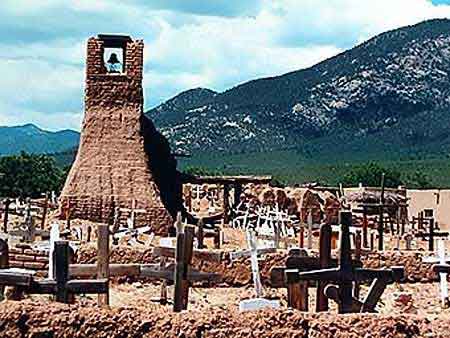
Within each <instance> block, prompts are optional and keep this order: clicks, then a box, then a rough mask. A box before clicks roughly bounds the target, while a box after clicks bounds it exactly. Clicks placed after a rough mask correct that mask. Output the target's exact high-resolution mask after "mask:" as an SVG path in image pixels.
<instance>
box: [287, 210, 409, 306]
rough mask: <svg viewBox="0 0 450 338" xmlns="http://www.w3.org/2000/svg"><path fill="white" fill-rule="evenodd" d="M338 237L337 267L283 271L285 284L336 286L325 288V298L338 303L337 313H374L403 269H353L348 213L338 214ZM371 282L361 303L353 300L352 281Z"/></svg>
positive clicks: (349, 213)
mask: <svg viewBox="0 0 450 338" xmlns="http://www.w3.org/2000/svg"><path fill="white" fill-rule="evenodd" d="M339 217H340V224H341V236H340V253H339V266H338V267H337V268H331V269H330V268H328V269H321V270H316V271H307V272H299V271H298V270H287V271H286V279H287V280H288V283H291V284H298V283H299V282H301V281H313V280H315V281H319V282H328V283H333V284H336V285H337V287H335V286H332V285H329V286H327V287H326V288H325V295H326V296H327V297H328V298H331V299H333V300H334V301H336V302H337V303H338V311H339V313H349V312H374V311H375V306H376V304H377V302H378V300H379V299H380V297H381V295H382V294H383V292H384V289H385V288H386V286H387V284H389V283H393V282H394V281H398V280H400V279H401V278H403V274H404V269H403V267H392V268H391V269H384V270H375V269H363V268H357V267H354V266H353V264H352V260H351V249H350V230H349V227H350V226H351V221H352V214H351V212H340V214H339ZM368 280H372V281H373V282H372V284H371V287H370V289H369V292H368V294H367V296H366V298H365V299H364V300H363V301H360V300H359V299H355V298H354V297H353V282H363V281H368Z"/></svg>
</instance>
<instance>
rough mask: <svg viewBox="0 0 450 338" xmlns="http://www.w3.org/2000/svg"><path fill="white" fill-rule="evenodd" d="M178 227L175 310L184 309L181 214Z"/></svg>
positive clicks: (182, 228) (178, 217)
mask: <svg viewBox="0 0 450 338" xmlns="http://www.w3.org/2000/svg"><path fill="white" fill-rule="evenodd" d="M175 226H176V228H177V246H176V248H175V271H174V282H175V287H174V297H173V298H174V299H173V311H174V312H180V311H181V310H183V269H184V264H183V263H184V227H183V224H182V223H181V214H180V213H179V214H178V216H177V222H176V224H175Z"/></svg>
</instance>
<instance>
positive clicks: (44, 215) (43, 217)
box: [41, 193, 48, 230]
mask: <svg viewBox="0 0 450 338" xmlns="http://www.w3.org/2000/svg"><path fill="white" fill-rule="evenodd" d="M47 210H48V193H46V194H45V200H44V210H43V211H42V221H41V229H42V230H44V229H45V220H46V218H47Z"/></svg>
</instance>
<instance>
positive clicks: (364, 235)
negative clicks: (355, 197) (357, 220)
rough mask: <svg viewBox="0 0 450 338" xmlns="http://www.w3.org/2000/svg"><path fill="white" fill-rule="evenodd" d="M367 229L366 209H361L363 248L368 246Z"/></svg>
mask: <svg viewBox="0 0 450 338" xmlns="http://www.w3.org/2000/svg"><path fill="white" fill-rule="evenodd" d="M368 227H369V221H368V219H367V207H365V206H364V207H363V224H362V228H363V233H362V235H363V246H364V247H365V248H367V247H368V246H369V240H368Z"/></svg>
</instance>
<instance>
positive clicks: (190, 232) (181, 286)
mask: <svg viewBox="0 0 450 338" xmlns="http://www.w3.org/2000/svg"><path fill="white" fill-rule="evenodd" d="M176 228H177V243H176V247H175V248H166V247H157V248H155V249H154V250H153V255H155V256H160V257H175V266H168V267H164V268H163V267H160V268H162V270H161V271H159V274H158V277H159V278H161V279H166V280H173V281H174V283H175V287H174V297H173V298H174V301H173V310H174V312H180V311H182V310H186V309H187V306H188V298H189V285H190V283H191V282H192V281H214V280H218V279H219V278H220V276H219V275H217V274H212V273H203V272H199V271H196V270H194V269H192V268H191V267H190V266H191V264H192V258H193V256H194V255H195V251H194V234H195V229H194V228H193V227H191V226H184V225H183V224H182V223H181V222H177V223H176ZM219 260H220V258H219ZM142 273H143V276H146V273H145V271H142ZM147 275H148V276H152V271H149V272H148V273H147ZM153 277H155V275H154V273H153Z"/></svg>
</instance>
